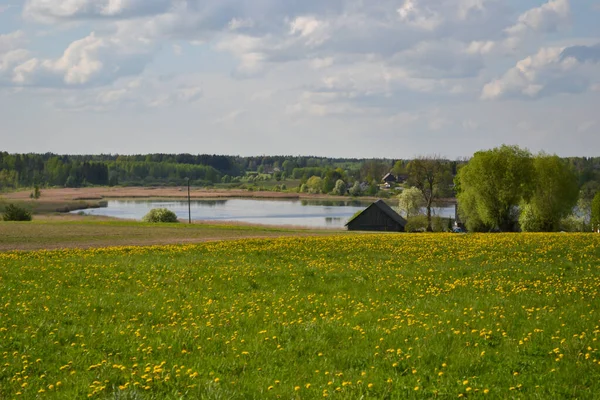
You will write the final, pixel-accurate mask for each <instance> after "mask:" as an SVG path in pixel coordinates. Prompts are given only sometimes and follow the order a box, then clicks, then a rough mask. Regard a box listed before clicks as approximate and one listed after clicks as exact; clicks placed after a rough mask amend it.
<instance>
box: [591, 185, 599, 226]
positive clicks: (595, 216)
mask: <svg viewBox="0 0 600 400" xmlns="http://www.w3.org/2000/svg"><path fill="white" fill-rule="evenodd" d="M591 223H592V229H593V230H594V232H600V192H598V193H596V195H595V196H594V200H593V201H592V220H591Z"/></svg>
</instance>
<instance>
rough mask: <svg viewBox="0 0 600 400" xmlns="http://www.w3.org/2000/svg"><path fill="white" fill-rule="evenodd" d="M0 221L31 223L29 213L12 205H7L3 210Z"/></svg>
mask: <svg viewBox="0 0 600 400" xmlns="http://www.w3.org/2000/svg"><path fill="white" fill-rule="evenodd" d="M2 219H3V220H4V221H31V212H29V211H27V210H26V209H24V208H22V207H19V206H16V205H14V204H9V205H8V206H6V209H4V214H3V215H2Z"/></svg>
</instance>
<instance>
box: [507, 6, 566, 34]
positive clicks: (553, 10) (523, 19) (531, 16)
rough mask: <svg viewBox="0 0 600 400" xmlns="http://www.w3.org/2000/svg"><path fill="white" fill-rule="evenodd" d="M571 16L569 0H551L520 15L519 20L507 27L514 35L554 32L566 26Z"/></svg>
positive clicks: (508, 31) (509, 32)
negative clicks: (530, 32) (532, 32)
mask: <svg viewBox="0 0 600 400" xmlns="http://www.w3.org/2000/svg"><path fill="white" fill-rule="evenodd" d="M570 17H571V6H570V3H569V0H550V1H548V2H547V3H545V4H543V5H542V6H540V7H537V8H532V9H531V10H529V11H527V12H525V13H523V14H522V15H521V16H519V19H518V22H517V23H516V24H515V25H513V26H511V27H509V28H507V29H506V32H507V33H508V34H510V35H512V36H517V35H522V34H525V33H526V32H527V31H530V30H531V31H535V32H554V31H556V30H558V29H559V28H561V27H563V26H565V25H566V24H567V23H568V22H569V20H570Z"/></svg>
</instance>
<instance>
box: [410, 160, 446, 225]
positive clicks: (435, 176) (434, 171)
mask: <svg viewBox="0 0 600 400" xmlns="http://www.w3.org/2000/svg"><path fill="white" fill-rule="evenodd" d="M447 176H448V165H447V162H446V161H444V160H442V159H440V158H439V157H435V156H433V157H420V158H417V159H415V160H413V161H411V162H410V163H409V164H408V183H409V185H411V186H414V187H416V188H417V189H418V190H419V191H420V192H421V196H422V197H423V202H424V206H425V209H426V211H427V231H428V232H432V231H433V228H432V226H431V208H432V207H433V202H434V200H435V199H437V198H439V194H440V192H443V191H444V189H445V188H444V187H443V186H444V185H445V184H446V182H447V181H448V180H447Z"/></svg>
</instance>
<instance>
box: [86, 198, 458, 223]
mask: <svg viewBox="0 0 600 400" xmlns="http://www.w3.org/2000/svg"><path fill="white" fill-rule="evenodd" d="M369 204H371V202H363V201H352V200H350V201H331V200H253V199H227V200H226V199H219V200H192V201H191V210H192V220H195V221H232V222H246V223H251V224H262V225H291V226H299V227H311V228H343V227H344V225H345V224H346V223H347V222H348V220H349V219H350V218H351V217H352V216H353V215H354V214H355V213H356V212H357V211H362V210H364V209H365V208H366V207H368V206H369ZM153 208H168V209H169V210H171V211H173V212H174V213H176V214H177V217H178V218H180V219H182V220H187V218H188V203H187V201H181V200H170V201H169V200H109V201H108V205H107V207H105V208H95V209H89V210H84V211H83V212H84V213H85V214H88V215H102V216H108V217H114V218H123V219H135V220H141V219H142V217H143V216H144V215H146V214H147V213H148V211H150V210H151V209H153ZM450 211H451V212H450ZM78 212H81V211H76V212H75V213H78ZM436 213H437V214H438V215H442V216H444V217H449V216H452V217H453V216H454V208H453V207H452V208H451V210H450V208H436Z"/></svg>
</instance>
